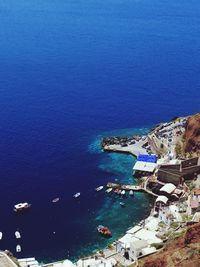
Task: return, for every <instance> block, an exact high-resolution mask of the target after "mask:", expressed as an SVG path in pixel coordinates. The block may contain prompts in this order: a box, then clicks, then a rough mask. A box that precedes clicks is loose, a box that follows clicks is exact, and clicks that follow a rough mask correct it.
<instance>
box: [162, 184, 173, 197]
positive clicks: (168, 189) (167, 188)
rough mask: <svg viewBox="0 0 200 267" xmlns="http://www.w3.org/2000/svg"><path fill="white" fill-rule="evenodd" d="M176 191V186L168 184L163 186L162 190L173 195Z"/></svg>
mask: <svg viewBox="0 0 200 267" xmlns="http://www.w3.org/2000/svg"><path fill="white" fill-rule="evenodd" d="M175 189H176V186H175V185H174V184H171V183H167V184H165V185H163V187H161V188H160V191H163V192H166V193H168V194H171V193H172V192H173V191H174V190H175Z"/></svg>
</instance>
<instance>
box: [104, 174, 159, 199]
mask: <svg viewBox="0 0 200 267" xmlns="http://www.w3.org/2000/svg"><path fill="white" fill-rule="evenodd" d="M147 183H148V178H147V179H146V181H145V182H144V183H143V184H142V185H127V184H126V185H123V184H116V183H112V182H108V183H107V188H112V189H121V190H125V191H131V190H132V191H133V192H145V193H148V194H150V195H152V196H154V197H157V196H158V195H157V194H155V193H153V192H152V191H151V190H149V189H148V188H147Z"/></svg>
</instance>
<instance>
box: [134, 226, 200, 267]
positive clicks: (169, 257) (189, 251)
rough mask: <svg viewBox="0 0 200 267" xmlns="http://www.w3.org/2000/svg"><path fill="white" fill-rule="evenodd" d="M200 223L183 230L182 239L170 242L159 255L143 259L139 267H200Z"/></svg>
mask: <svg viewBox="0 0 200 267" xmlns="http://www.w3.org/2000/svg"><path fill="white" fill-rule="evenodd" d="M199 266H200V223H198V224H195V225H193V226H190V227H188V229H187V230H186V232H185V231H184V230H183V232H182V234H180V237H178V238H176V239H174V240H170V241H168V243H167V245H166V247H165V248H164V249H163V250H162V251H161V252H159V253H157V254H154V255H152V256H149V257H147V258H146V259H145V258H144V259H141V260H140V261H139V267H199Z"/></svg>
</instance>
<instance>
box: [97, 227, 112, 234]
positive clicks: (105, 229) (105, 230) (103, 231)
mask: <svg viewBox="0 0 200 267" xmlns="http://www.w3.org/2000/svg"><path fill="white" fill-rule="evenodd" d="M97 231H98V232H99V233H100V234H101V235H103V236H107V237H111V236H112V232H111V231H110V230H109V229H108V227H105V226H103V225H99V226H98V227H97Z"/></svg>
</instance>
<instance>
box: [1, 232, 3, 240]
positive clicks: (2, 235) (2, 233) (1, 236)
mask: <svg viewBox="0 0 200 267" xmlns="http://www.w3.org/2000/svg"><path fill="white" fill-rule="evenodd" d="M2 237H3V233H2V232H0V240H1V239H2Z"/></svg>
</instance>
